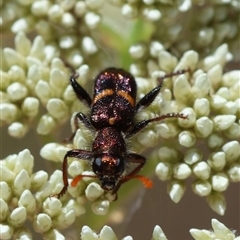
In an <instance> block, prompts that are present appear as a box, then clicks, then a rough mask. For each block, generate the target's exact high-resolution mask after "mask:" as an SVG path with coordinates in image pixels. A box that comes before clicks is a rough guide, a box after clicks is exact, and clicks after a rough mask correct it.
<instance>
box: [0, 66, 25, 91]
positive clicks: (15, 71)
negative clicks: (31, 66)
mask: <svg viewBox="0 0 240 240" xmlns="http://www.w3.org/2000/svg"><path fill="white" fill-rule="evenodd" d="M1 77H4V75H1ZM7 77H8V78H10V79H11V81H12V82H19V83H20V82H21V83H24V82H25V80H26V76H25V71H24V70H23V69H22V68H21V67H19V66H16V65H14V66H12V67H11V68H10V69H9V71H8V75H7ZM2 80H3V81H2V83H3V84H4V85H5V86H6V87H7V86H9V85H10V82H9V79H7V78H6V77H4V78H2ZM5 81H6V83H5ZM1 87H3V86H1Z"/></svg>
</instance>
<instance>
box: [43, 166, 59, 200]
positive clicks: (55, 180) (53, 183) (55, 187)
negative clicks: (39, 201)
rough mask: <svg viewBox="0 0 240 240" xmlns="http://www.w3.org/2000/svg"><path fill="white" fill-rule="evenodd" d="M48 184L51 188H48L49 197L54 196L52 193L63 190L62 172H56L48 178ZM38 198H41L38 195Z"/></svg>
mask: <svg viewBox="0 0 240 240" xmlns="http://www.w3.org/2000/svg"><path fill="white" fill-rule="evenodd" d="M49 183H50V187H51V188H49V195H51V194H54V193H59V192H60V191H61V190H62V188H63V182H62V171H60V170H56V171H55V172H54V173H53V174H52V175H51V176H50V179H49ZM49 195H48V197H49ZM38 197H39V198H42V196H41V195H39V196H38ZM44 200H45V199H44Z"/></svg>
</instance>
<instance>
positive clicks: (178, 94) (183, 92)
mask: <svg viewBox="0 0 240 240" xmlns="http://www.w3.org/2000/svg"><path fill="white" fill-rule="evenodd" d="M173 94H174V96H175V98H176V100H177V101H180V102H184V103H186V102H189V100H190V99H191V98H192V92H191V87H190V84H189V81H188V79H187V78H186V76H185V75H183V74H182V75H180V76H179V77H178V78H177V79H176V80H175V81H174V85H173Z"/></svg>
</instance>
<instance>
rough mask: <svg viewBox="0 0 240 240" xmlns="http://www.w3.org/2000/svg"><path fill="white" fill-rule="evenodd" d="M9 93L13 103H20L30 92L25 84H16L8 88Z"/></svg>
mask: <svg viewBox="0 0 240 240" xmlns="http://www.w3.org/2000/svg"><path fill="white" fill-rule="evenodd" d="M7 93H8V95H9V98H10V99H11V100H12V101H19V100H22V99H23V98H25V97H26V96H27V94H28V90H27V88H26V87H25V86H24V85H23V84H21V83H18V82H15V83H12V84H11V85H9V86H8V88H7Z"/></svg>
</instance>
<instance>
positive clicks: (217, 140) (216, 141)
mask: <svg viewBox="0 0 240 240" xmlns="http://www.w3.org/2000/svg"><path fill="white" fill-rule="evenodd" d="M207 141H208V146H209V147H210V148H216V149H218V148H219V147H221V146H222V145H223V142H224V141H223V139H222V138H221V137H220V136H218V135H217V134H212V135H211V136H210V137H209V138H208V140H207Z"/></svg>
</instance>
